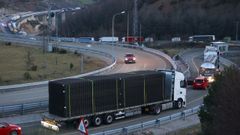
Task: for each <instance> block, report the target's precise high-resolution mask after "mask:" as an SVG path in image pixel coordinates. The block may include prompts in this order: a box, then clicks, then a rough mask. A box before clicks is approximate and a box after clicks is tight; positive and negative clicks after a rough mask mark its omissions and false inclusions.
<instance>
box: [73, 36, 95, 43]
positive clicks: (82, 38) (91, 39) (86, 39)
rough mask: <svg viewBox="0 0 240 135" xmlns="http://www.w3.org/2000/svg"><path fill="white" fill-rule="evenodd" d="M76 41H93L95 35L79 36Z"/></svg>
mask: <svg viewBox="0 0 240 135" xmlns="http://www.w3.org/2000/svg"><path fill="white" fill-rule="evenodd" d="M75 40H76V42H79V43H92V42H94V41H95V40H94V37H78V38H75Z"/></svg>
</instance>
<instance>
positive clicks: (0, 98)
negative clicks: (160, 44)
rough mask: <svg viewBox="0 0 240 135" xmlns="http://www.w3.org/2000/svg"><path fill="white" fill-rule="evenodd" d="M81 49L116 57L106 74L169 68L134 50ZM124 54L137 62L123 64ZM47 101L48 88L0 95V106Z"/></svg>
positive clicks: (102, 47) (166, 64)
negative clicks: (133, 57) (107, 53)
mask: <svg viewBox="0 0 240 135" xmlns="http://www.w3.org/2000/svg"><path fill="white" fill-rule="evenodd" d="M69 44H70V43H69ZM81 47H91V48H92V49H96V50H100V51H105V52H109V53H112V54H114V55H116V57H117V65H116V66H115V67H114V68H113V69H112V70H109V71H107V72H106V73H107V74H111V73H119V72H129V71H136V70H153V69H156V68H159V69H170V68H171V66H170V64H169V63H168V62H166V60H163V59H162V58H160V57H158V56H156V55H153V54H149V53H146V52H143V51H140V50H136V49H129V48H123V47H112V46H105V45H91V46H89V45H81ZM125 53H134V54H135V56H136V58H137V60H136V64H125V63H124V62H123V60H124V55H125ZM106 73H105V74H106ZM47 99H48V87H47V86H44V87H34V88H30V89H29V88H27V89H23V90H20V91H14V92H6V93H2V94H0V106H2V105H12V104H22V103H31V102H36V101H43V100H47Z"/></svg>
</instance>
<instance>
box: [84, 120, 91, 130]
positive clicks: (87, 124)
mask: <svg viewBox="0 0 240 135" xmlns="http://www.w3.org/2000/svg"><path fill="white" fill-rule="evenodd" d="M83 123H84V125H85V127H86V128H87V127H89V125H90V120H89V119H88V118H85V119H84V120H83Z"/></svg>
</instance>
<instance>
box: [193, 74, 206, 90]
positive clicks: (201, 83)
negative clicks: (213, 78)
mask: <svg viewBox="0 0 240 135" xmlns="http://www.w3.org/2000/svg"><path fill="white" fill-rule="evenodd" d="M207 87H208V80H207V78H205V77H204V76H199V77H197V78H196V79H195V80H194V81H193V88H194V89H207Z"/></svg>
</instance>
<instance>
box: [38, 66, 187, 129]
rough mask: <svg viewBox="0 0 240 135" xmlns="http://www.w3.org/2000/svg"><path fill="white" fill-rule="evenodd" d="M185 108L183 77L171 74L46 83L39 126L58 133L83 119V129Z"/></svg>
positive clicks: (159, 72) (145, 73)
mask: <svg viewBox="0 0 240 135" xmlns="http://www.w3.org/2000/svg"><path fill="white" fill-rule="evenodd" d="M183 106H184V107H185V106H186V81H185V78H184V75H183V73H180V72H177V71H172V70H154V71H135V72H129V73H118V74H112V75H100V76H88V77H83V78H79V79H63V80H56V81H50V82H49V112H48V113H44V114H43V118H42V121H41V124H42V125H43V126H44V127H47V128H50V129H53V130H56V131H59V129H60V127H61V125H63V124H65V123H74V122H75V123H78V122H79V119H80V118H81V119H84V120H83V123H84V124H85V126H86V127H88V126H89V125H94V126H100V125H101V124H103V123H104V124H111V123H112V122H113V121H114V120H117V119H122V118H126V117H130V116H134V115H139V114H142V113H150V114H159V113H160V112H161V111H163V110H167V109H171V108H182V107H183Z"/></svg>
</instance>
